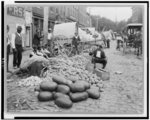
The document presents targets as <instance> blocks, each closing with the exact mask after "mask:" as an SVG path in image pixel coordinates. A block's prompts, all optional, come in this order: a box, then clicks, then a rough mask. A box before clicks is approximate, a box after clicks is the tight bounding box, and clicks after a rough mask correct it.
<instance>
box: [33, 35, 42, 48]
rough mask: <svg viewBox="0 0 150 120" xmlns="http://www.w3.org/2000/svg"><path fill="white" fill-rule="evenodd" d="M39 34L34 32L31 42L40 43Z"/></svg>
mask: <svg viewBox="0 0 150 120" xmlns="http://www.w3.org/2000/svg"><path fill="white" fill-rule="evenodd" d="M40 38H41V37H40V36H39V35H38V34H37V33H36V34H35V35H34V38H33V44H34V45H40Z"/></svg>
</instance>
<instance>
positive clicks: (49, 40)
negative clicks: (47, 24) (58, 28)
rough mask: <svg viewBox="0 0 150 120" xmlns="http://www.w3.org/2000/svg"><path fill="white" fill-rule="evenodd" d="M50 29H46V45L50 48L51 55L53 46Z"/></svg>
mask: <svg viewBox="0 0 150 120" xmlns="http://www.w3.org/2000/svg"><path fill="white" fill-rule="evenodd" d="M52 42H53V41H52V29H51V28H49V29H48V35H47V44H48V45H49V46H50V52H51V53H52V52H53V51H52V48H53V44H52Z"/></svg>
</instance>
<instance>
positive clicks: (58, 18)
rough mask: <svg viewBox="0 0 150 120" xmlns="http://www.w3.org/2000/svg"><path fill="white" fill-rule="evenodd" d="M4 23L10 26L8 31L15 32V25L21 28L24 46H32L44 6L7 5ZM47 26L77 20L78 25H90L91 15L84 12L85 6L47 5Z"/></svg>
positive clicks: (40, 27)
mask: <svg viewBox="0 0 150 120" xmlns="http://www.w3.org/2000/svg"><path fill="white" fill-rule="evenodd" d="M6 11H7V12H6V17H5V18H6V24H7V25H9V26H10V33H14V32H16V26H17V25H21V26H22V28H23V31H22V36H23V40H24V45H25V47H32V40H33V37H34V34H35V32H36V30H37V29H39V30H40V31H41V33H40V34H42V31H43V28H44V27H43V22H44V7H43V6H36V7H31V6H30V7H25V6H14V5H12V6H7V7H6ZM48 16H49V18H48V28H52V29H53V27H54V25H55V24H56V23H64V22H78V25H79V26H80V27H90V26H91V17H90V15H89V14H88V13H87V12H86V6H81V5H80V6H77V5H76V6H73V5H59V6H58V5H53V6H49V14H48Z"/></svg>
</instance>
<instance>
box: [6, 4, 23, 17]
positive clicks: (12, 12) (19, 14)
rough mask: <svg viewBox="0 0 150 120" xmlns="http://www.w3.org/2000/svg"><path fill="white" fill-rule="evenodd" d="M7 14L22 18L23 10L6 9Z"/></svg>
mask: <svg viewBox="0 0 150 120" xmlns="http://www.w3.org/2000/svg"><path fill="white" fill-rule="evenodd" d="M7 14H8V15H11V16H15V17H20V18H24V8H22V7H18V6H10V7H7Z"/></svg>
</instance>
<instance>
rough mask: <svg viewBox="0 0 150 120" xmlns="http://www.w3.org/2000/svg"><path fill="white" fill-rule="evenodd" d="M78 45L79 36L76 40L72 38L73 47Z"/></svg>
mask: <svg viewBox="0 0 150 120" xmlns="http://www.w3.org/2000/svg"><path fill="white" fill-rule="evenodd" d="M79 43H80V37H79V36H78V37H77V38H76V37H73V39H72V44H73V45H74V46H78V45H79Z"/></svg>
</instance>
